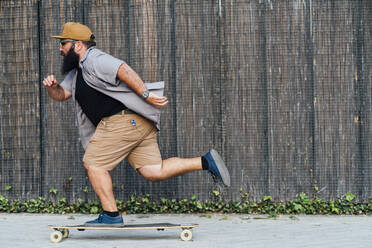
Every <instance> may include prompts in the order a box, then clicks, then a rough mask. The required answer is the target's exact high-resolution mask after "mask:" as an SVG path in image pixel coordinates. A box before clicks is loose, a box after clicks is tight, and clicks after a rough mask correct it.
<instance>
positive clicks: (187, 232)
mask: <svg viewBox="0 0 372 248" xmlns="http://www.w3.org/2000/svg"><path fill="white" fill-rule="evenodd" d="M181 239H182V240H183V241H190V240H191V239H192V232H191V231H190V230H187V229H186V230H183V231H182V232H181Z"/></svg>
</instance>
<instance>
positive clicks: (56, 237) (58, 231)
mask: <svg viewBox="0 0 372 248" xmlns="http://www.w3.org/2000/svg"><path fill="white" fill-rule="evenodd" d="M48 227H49V228H51V229H54V232H53V233H52V234H51V235H50V240H51V241H52V242H54V243H59V242H61V241H62V239H63V238H68V235H69V230H72V229H75V230H78V231H85V230H123V231H124V230H158V231H164V230H165V229H182V231H181V234H180V237H181V239H182V240H183V241H190V240H191V239H192V230H191V229H192V228H194V227H199V225H198V224H190V225H181V224H171V223H154V224H137V225H123V226H112V227H110V226H85V225H76V226H63V225H62V226H58V225H48Z"/></svg>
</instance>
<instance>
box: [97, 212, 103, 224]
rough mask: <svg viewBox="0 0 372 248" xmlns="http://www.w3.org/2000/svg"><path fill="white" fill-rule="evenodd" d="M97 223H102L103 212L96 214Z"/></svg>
mask: <svg viewBox="0 0 372 248" xmlns="http://www.w3.org/2000/svg"><path fill="white" fill-rule="evenodd" d="M97 220H98V223H102V220H103V214H100V215H99V216H98V219H97Z"/></svg>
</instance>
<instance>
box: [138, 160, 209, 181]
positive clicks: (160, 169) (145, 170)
mask: <svg viewBox="0 0 372 248" xmlns="http://www.w3.org/2000/svg"><path fill="white" fill-rule="evenodd" d="M197 170H202V162H201V157H196V158H168V159H165V160H163V161H162V164H158V165H148V166H144V167H142V168H140V169H138V172H139V173H140V174H141V175H142V176H144V177H145V178H146V179H148V180H150V181H153V182H154V181H161V180H165V179H168V178H171V177H175V176H179V175H183V174H185V173H188V172H191V171H197Z"/></svg>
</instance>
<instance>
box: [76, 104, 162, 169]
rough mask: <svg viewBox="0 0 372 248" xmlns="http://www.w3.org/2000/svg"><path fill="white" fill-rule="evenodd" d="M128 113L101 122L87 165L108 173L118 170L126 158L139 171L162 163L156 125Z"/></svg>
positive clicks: (92, 142)
mask: <svg viewBox="0 0 372 248" xmlns="http://www.w3.org/2000/svg"><path fill="white" fill-rule="evenodd" d="M124 112H125V111H123V112H122V113H121V114H116V115H112V116H110V117H106V118H103V119H102V120H101V122H100V123H99V124H98V126H97V128H96V131H95V133H94V134H93V136H92V137H91V139H90V141H89V144H88V147H87V149H86V151H85V155H84V158H83V161H84V163H86V164H87V165H89V166H96V167H99V168H102V169H105V170H112V169H114V168H115V167H116V166H117V165H118V164H119V163H120V162H121V161H122V160H123V159H125V158H126V157H127V158H128V162H129V163H130V164H131V166H132V167H133V168H134V169H136V170H137V169H139V168H141V167H143V166H146V165H158V164H161V163H162V159H161V155H160V151H159V146H158V143H157V133H158V130H157V128H156V127H155V125H154V124H153V123H151V122H150V121H148V120H147V119H145V118H143V117H142V116H140V115H137V114H132V113H131V114H127V113H124Z"/></svg>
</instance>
